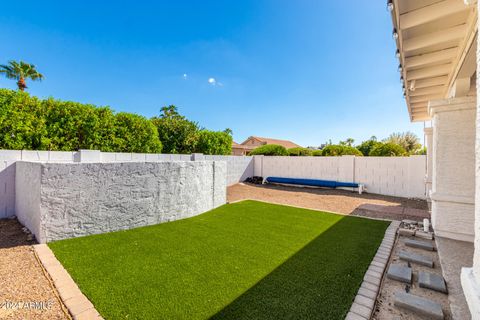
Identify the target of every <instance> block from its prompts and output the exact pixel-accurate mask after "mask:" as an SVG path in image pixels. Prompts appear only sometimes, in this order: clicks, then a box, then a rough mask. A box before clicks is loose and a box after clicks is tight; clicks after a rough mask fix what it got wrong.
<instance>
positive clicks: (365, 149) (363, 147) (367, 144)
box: [357, 139, 382, 156]
mask: <svg viewBox="0 0 480 320" xmlns="http://www.w3.org/2000/svg"><path fill="white" fill-rule="evenodd" d="M380 144H382V143H381V142H378V141H376V140H373V139H370V140H366V141H363V142H362V144H360V145H359V146H357V149H358V150H359V151H360V152H361V153H362V154H363V155H364V156H368V155H370V151H372V150H373V148H375V147H376V146H377V145H380Z"/></svg>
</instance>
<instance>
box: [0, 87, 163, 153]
mask: <svg viewBox="0 0 480 320" xmlns="http://www.w3.org/2000/svg"><path fill="white" fill-rule="evenodd" d="M0 148H1V149H18V150H21V149H26V150H53V151H72V150H79V149H96V150H101V151H115V152H145V153H150V152H152V153H153V152H161V151H162V144H161V142H160V140H159V139H158V132H157V130H156V128H155V126H154V125H153V124H152V122H151V121H150V120H149V119H147V118H145V117H142V116H139V115H136V114H130V113H117V114H115V113H114V112H113V111H112V110H111V109H110V108H108V107H96V106H94V105H91V104H82V103H77V102H70V101H60V100H55V99H52V98H50V99H46V100H41V99H38V98H36V97H33V96H30V95H29V94H28V93H26V92H21V91H12V90H7V89H0Z"/></svg>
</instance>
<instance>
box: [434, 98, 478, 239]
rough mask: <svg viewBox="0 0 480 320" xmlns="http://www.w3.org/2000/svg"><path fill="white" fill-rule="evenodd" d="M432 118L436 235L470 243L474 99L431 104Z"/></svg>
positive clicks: (472, 227) (471, 237) (455, 99)
mask: <svg viewBox="0 0 480 320" xmlns="http://www.w3.org/2000/svg"><path fill="white" fill-rule="evenodd" d="M430 110H431V114H432V115H433V177H432V193H431V199H432V224H433V227H434V229H435V231H436V232H437V234H439V235H442V236H444V237H449V238H452V239H457V240H464V241H473V235H474V196H475V147H474V146H475V118H476V109H475V98H468V97H465V98H452V99H446V100H439V101H434V102H431V103H430Z"/></svg>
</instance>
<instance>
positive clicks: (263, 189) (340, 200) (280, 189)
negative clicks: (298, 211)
mask: <svg viewBox="0 0 480 320" xmlns="http://www.w3.org/2000/svg"><path fill="white" fill-rule="evenodd" d="M227 199H228V201H229V202H234V201H239V200H244V199H253V200H261V201H267V202H272V203H279V204H286V205H291V206H296V207H303V208H310V209H315V210H324V211H331V212H337V213H342V214H349V215H357V216H368V217H372V218H381V219H390V220H403V219H413V220H417V221H420V220H423V219H424V218H430V213H429V212H428V205H427V202H426V201H424V200H414V199H406V198H397V197H389V196H382V195H375V194H367V193H364V194H362V195H359V194H358V193H357V192H352V191H346V190H332V189H320V188H299V187H287V186H281V185H254V184H247V183H239V184H236V185H233V186H230V187H228V192H227Z"/></svg>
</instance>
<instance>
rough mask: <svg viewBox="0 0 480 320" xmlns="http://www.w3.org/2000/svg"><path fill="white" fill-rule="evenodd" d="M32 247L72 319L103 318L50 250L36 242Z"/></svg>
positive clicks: (93, 319)
mask: <svg viewBox="0 0 480 320" xmlns="http://www.w3.org/2000/svg"><path fill="white" fill-rule="evenodd" d="M33 248H34V250H35V253H36V255H37V257H38V259H39V260H40V262H41V263H42V266H43V268H44V269H45V270H46V272H47V273H48V274H49V275H50V278H52V280H53V284H54V285H55V288H56V289H57V291H58V294H59V296H60V298H61V299H62V302H63V304H64V305H65V306H66V307H67V309H68V311H69V312H70V315H71V316H72V318H73V319H74V320H90V319H91V320H101V319H103V318H102V317H101V316H100V314H99V313H98V311H97V310H96V309H95V307H94V306H93V304H92V303H91V302H90V300H88V299H87V297H85V296H84V295H83V293H82V292H81V291H80V289H79V288H78V286H77V284H76V283H75V281H73V279H72V277H70V275H69V274H68V272H67V270H65V268H63V266H62V264H61V263H60V262H59V261H58V260H57V258H56V257H55V255H54V254H53V252H52V250H50V248H49V247H48V246H47V245H46V244H36V245H34V246H33Z"/></svg>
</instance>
